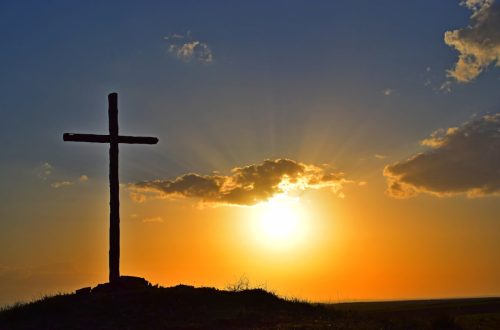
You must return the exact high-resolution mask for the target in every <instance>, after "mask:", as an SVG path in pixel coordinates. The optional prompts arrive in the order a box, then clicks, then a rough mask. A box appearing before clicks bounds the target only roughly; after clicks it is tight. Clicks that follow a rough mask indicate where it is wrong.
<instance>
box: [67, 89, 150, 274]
mask: <svg viewBox="0 0 500 330" xmlns="http://www.w3.org/2000/svg"><path fill="white" fill-rule="evenodd" d="M108 120H109V135H102V134H78V133H64V134H63V140H64V141H71V142H92V143H109V282H110V283H118V282H119V281H120V182H119V180H118V144H119V143H127V144H157V143H158V138H156V137H151V136H128V135H118V94H117V93H111V94H109V95H108Z"/></svg>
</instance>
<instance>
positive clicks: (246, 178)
mask: <svg viewBox="0 0 500 330" xmlns="http://www.w3.org/2000/svg"><path fill="white" fill-rule="evenodd" d="M345 182H347V181H346V180H345V179H344V178H343V174H342V173H339V172H337V173H334V172H331V171H328V169H327V167H326V166H316V165H309V164H304V163H300V162H296V161H294V160H290V159H275V160H265V161H263V162H262V163H260V164H254V165H249V166H245V167H236V168H234V169H233V170H232V171H231V174H230V175H220V174H212V175H200V174H195V173H190V174H185V175H182V176H180V177H178V178H176V179H173V180H154V181H147V182H139V183H134V184H129V185H128V190H129V192H130V193H131V196H132V198H133V199H134V200H136V201H142V200H144V199H146V198H147V197H148V196H150V197H156V198H168V197H188V198H196V199H200V200H201V201H202V202H204V203H213V204H232V205H254V204H257V203H259V202H263V201H266V200H268V199H270V198H272V197H273V196H274V195H276V194H280V193H289V192H297V191H304V190H307V189H318V188H323V187H329V188H331V189H333V190H334V191H335V192H338V191H339V190H340V189H341V187H342V184H343V183H345Z"/></svg>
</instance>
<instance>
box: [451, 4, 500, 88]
mask: <svg viewBox="0 0 500 330" xmlns="http://www.w3.org/2000/svg"><path fill="white" fill-rule="evenodd" d="M461 5H463V6H466V7H467V8H469V9H470V10H472V16H471V23H470V25H469V26H467V27H465V28H462V29H458V30H453V31H446V32H445V34H444V42H445V43H446V44H447V45H448V46H450V47H453V48H455V49H456V50H457V51H458V52H459V55H458V61H457V63H456V64H455V67H454V68H453V69H451V70H448V71H447V73H448V77H450V78H453V79H455V80H456V81H458V82H461V83H467V82H470V81H472V80H473V79H475V78H476V77H477V76H478V75H479V74H480V73H481V72H482V71H484V70H485V69H486V68H487V67H488V66H489V65H490V64H494V65H496V66H500V4H498V3H495V0H465V1H462V2H461ZM446 88H449V84H448V85H447V84H446V83H445V84H444V85H443V89H446Z"/></svg>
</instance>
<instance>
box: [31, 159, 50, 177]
mask: <svg viewBox="0 0 500 330" xmlns="http://www.w3.org/2000/svg"><path fill="white" fill-rule="evenodd" d="M52 170H53V167H52V165H50V164H49V163H48V162H45V163H43V164H42V165H40V166H38V167H37V168H36V169H35V174H36V176H38V177H39V178H40V179H42V180H47V178H48V177H49V176H50V175H51V174H52Z"/></svg>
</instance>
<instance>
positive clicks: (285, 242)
mask: <svg viewBox="0 0 500 330" xmlns="http://www.w3.org/2000/svg"><path fill="white" fill-rule="evenodd" d="M255 208H256V209H255V214H254V216H255V217H256V218H257V219H255V220H257V221H256V228H255V231H256V235H257V236H258V239H259V241H261V242H262V243H265V244H266V245H270V246H272V247H276V248H280V247H284V246H291V245H296V244H297V243H299V242H300V241H301V240H302V239H303V238H304V234H305V231H306V217H305V214H304V210H303V209H302V207H301V203H300V199H299V198H298V197H290V196H287V195H285V194H282V195H277V196H275V197H273V198H272V199H270V200H269V201H267V202H265V203H261V204H259V205H257V206H255Z"/></svg>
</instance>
